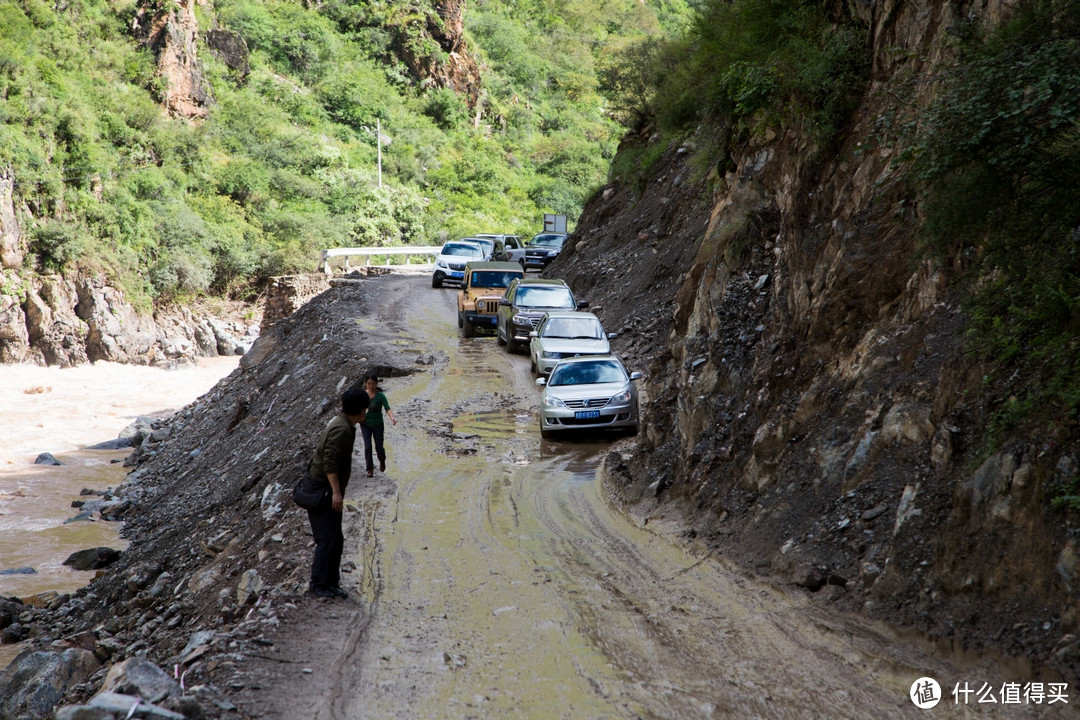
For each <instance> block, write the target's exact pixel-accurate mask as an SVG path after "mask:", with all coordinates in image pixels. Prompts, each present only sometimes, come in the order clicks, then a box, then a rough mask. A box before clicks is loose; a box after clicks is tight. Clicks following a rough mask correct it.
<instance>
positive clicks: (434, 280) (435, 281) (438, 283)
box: [431, 275, 442, 288]
mask: <svg viewBox="0 0 1080 720" xmlns="http://www.w3.org/2000/svg"><path fill="white" fill-rule="evenodd" d="M431 287H433V288H441V287H442V278H441V277H438V276H436V275H432V276H431Z"/></svg>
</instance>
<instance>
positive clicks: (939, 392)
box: [547, 2, 1080, 679]
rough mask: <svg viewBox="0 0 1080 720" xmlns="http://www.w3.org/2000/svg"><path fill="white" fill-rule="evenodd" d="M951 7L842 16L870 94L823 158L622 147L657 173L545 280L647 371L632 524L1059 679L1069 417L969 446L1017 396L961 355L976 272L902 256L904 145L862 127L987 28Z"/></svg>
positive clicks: (1069, 580)
mask: <svg viewBox="0 0 1080 720" xmlns="http://www.w3.org/2000/svg"><path fill="white" fill-rule="evenodd" d="M965 11H966V12H969V13H972V15H964V14H963V13H960V11H959V10H957V9H956V8H953V7H952V6H951V5H950V6H946V5H944V4H940V3H933V2H923V3H901V4H889V5H888V7H878V8H877V9H876V10H873V9H870V10H866V11H865V12H862V11H860V12H859V13H857V14H856V15H854V16H853V17H850V18H848V21H849V22H852V23H855V24H856V25H857V26H861V27H862V28H863V29H864V30H865V31H866V33H867V37H868V38H869V39H870V42H871V49H872V68H871V71H870V78H871V79H870V81H869V84H868V86H867V88H866V92H865V93H863V94H862V97H863V99H862V101H861V103H860V105H859V106H858V108H857V109H856V110H855V111H854V113H853V115H852V116H851V118H850V121H849V123H848V125H847V127H846V130H845V131H844V132H842V133H841V134H840V140H839V141H838V143H837V145H836V149H835V152H831V151H830V152H827V153H821V152H809V150H810V149H812V148H811V146H810V145H808V143H807V138H806V136H805V135H804V134H801V133H799V132H794V131H792V132H788V133H775V132H759V133H756V134H755V133H750V134H748V135H746V136H745V139H744V141H742V142H741V143H739V144H738V145H737V146H736V147H735V148H734V150H733V151H732V152H731V154H730V155H729V156H728V157H727V159H726V160H722V161H721V162H720V163H716V162H713V163H712V164H711V169H709V165H707V164H706V163H702V162H701V156H702V154H703V153H702V152H700V149H702V148H706V149H707V148H710V147H715V146H716V145H717V139H716V136H715V135H714V133H716V134H719V133H720V132H721V131H719V130H717V129H716V128H715V127H709V126H708V125H705V124H702V125H699V126H698V128H697V130H696V131H694V132H693V133H691V134H690V135H688V136H685V137H684V138H683V139H681V140H676V141H671V140H670V139H669V138H670V135H668V136H667V137H666V138H665V136H664V135H662V134H661V133H657V132H654V128H651V127H648V126H647V127H646V128H645V129H644V130H643V132H642V133H641V134H640V135H639V136H637V137H634V138H630V139H628V140H626V141H624V146H623V148H621V151H620V152H621V154H623V155H631V156H635V157H653V158H658V159H657V160H656V161H655V163H654V164H653V165H651V167H649V168H648V169H647V171H645V172H643V173H641V174H639V175H635V174H633V173H624V174H622V175H621V176H617V177H614V178H613V180H612V182H611V184H610V185H609V186H608V187H607V188H605V189H604V190H603V191H602V192H601V193H599V194H598V195H597V196H595V197H594V198H593V199H592V200H591V201H590V203H589V204H588V205H587V206H586V208H585V211H584V212H583V214H582V217H581V221H580V224H579V225H578V227H577V230H576V231H575V233H574V235H573V237H572V239H571V243H570V249H569V251H568V252H566V253H564V256H563V257H562V258H560V259H559V260H558V261H557V262H556V263H555V264H554V265H553V266H552V267H551V268H550V269H549V270H548V271H547V274H549V275H552V276H561V277H564V278H566V279H568V280H569V281H570V282H571V283H572V284H574V285H575V287H581V288H586V289H590V292H587V293H586V294H587V296H588V299H589V300H590V301H591V302H593V303H596V304H599V305H601V307H602V310H601V312H602V314H603V315H604V319H605V321H606V323H607V324H608V325H609V326H611V327H612V329H625V330H628V331H629V332H627V333H626V334H625V335H624V336H623V337H622V338H621V339H620V340H618V341H617V343H616V344H617V350H618V351H619V352H621V353H623V354H625V355H626V356H627V357H628V358H629V359H630V362H631V364H634V365H635V366H636V367H638V368H639V369H644V370H646V384H645V387H644V391H645V394H646V395H647V397H648V400H649V404H648V408H649V409H648V416H647V426H646V430H645V432H644V433H643V434H642V436H641V437H642V440H641V442H640V444H639V446H638V448H637V450H636V452H634V454H633V455H632V456H629V457H622V456H619V455H612V456H611V457H610V458H609V459H608V469H609V472H610V475H611V479H612V487H613V488H614V489H615V490H616V491H617V492H618V493H619V494H621V496H622V497H623V498H624V499H625V500H626V501H628V502H629V503H631V504H632V505H633V506H634V507H635V511H636V512H639V513H644V514H647V515H652V516H655V515H664V514H670V513H673V512H678V513H679V514H681V515H682V516H683V517H685V518H686V519H687V520H688V521H689V522H690V524H691V528H692V529H690V530H689V532H690V533H691V534H693V535H696V536H697V537H698V539H699V540H703V541H705V542H707V543H708V544H709V545H710V546H712V547H715V548H716V550H717V552H722V553H725V554H728V555H730V556H733V557H735V558H738V559H739V560H740V562H742V563H744V564H745V565H747V566H749V567H752V568H754V569H756V570H758V571H760V572H764V573H772V574H777V575H779V576H780V577H782V578H786V579H787V580H788V581H790V582H792V583H795V584H798V585H802V586H804V587H806V588H808V589H809V590H810V591H815V592H817V593H818V597H821V598H822V601H823V602H825V601H834V602H836V603H839V604H841V605H843V606H846V607H849V608H851V609H855V610H861V611H863V612H865V613H868V614H869V615H871V616H875V617H881V618H884V619H887V620H889V621H891V622H894V623H898V624H901V625H906V626H911V627H914V628H917V629H918V630H921V631H924V632H926V633H928V634H929V635H930V636H931V637H934V638H938V639H940V640H941V641H943V642H945V643H946V644H951V645H954V646H957V647H964V648H974V649H980V650H985V649H987V648H993V647H996V648H1001V649H1002V650H1004V651H1005V652H1006V653H1008V654H1011V655H1015V656H1019V657H1024V658H1029V659H1031V661H1032V662H1033V664H1034V666H1035V667H1036V668H1039V669H1041V671H1044V672H1047V673H1049V674H1050V675H1051V676H1052V675H1053V674H1054V673H1060V674H1061V675H1062V676H1063V677H1066V678H1073V679H1075V678H1076V677H1077V672H1078V671H1080V640H1078V639H1077V629H1078V627H1080V602H1078V599H1080V598H1078V594H1077V593H1078V590H1080V587H1078V581H1080V578H1078V575H1077V571H1078V565H1077V547H1076V540H1075V538H1074V537H1073V534H1074V531H1073V530H1072V529H1071V528H1073V527H1074V526H1075V524H1076V517H1075V511H1073V510H1070V509H1069V508H1068V504H1067V503H1065V504H1064V506H1063V503H1060V502H1059V503H1051V499H1052V498H1053V497H1055V496H1060V494H1061V490H1060V487H1061V486H1062V485H1063V484H1065V485H1067V484H1068V483H1070V482H1072V481H1074V479H1075V477H1076V473H1077V459H1078V457H1080V436H1078V433H1077V430H1076V422H1075V415H1070V414H1069V413H1065V414H1064V415H1061V416H1057V417H1052V418H1050V421H1049V423H1047V422H1046V418H1045V417H1041V418H1039V419H1038V420H1036V421H1030V422H1029V423H1028V424H1027V425H1022V426H1020V427H1017V428H1015V429H1014V430H1013V431H1012V432H1011V433H1010V434H1009V435H1007V436H1006V437H1005V439H1004V440H1003V441H1001V442H999V443H998V444H996V445H993V444H990V443H988V442H987V439H988V436H989V434H990V429H991V421H992V419H993V415H992V412H991V410H992V408H994V407H998V406H999V405H1000V403H1001V402H1003V401H1004V400H1006V398H1008V397H1009V393H1010V392H1011V391H1010V386H1009V385H1008V384H1006V383H999V382H995V381H993V380H992V378H994V377H995V375H994V374H993V369H992V368H991V367H989V366H988V365H987V364H986V362H988V361H986V360H983V359H981V356H978V355H974V354H971V353H969V352H968V348H967V345H966V343H965V332H966V329H967V328H968V327H969V326H970V321H969V318H968V316H967V314H966V312H965V309H964V308H965V307H967V306H966V305H965V304H964V298H965V297H966V294H965V288H966V283H965V281H966V280H968V279H970V277H971V275H970V273H971V266H970V264H968V263H966V262H965V261H964V257H963V256H962V255H959V256H956V257H955V258H953V259H947V260H946V261H944V262H942V261H935V260H933V259H927V258H925V256H923V255H921V254H920V253H919V252H917V238H918V232H919V228H920V223H921V222H922V217H921V216H920V212H919V209H918V207H917V206H916V204H914V203H913V202H912V196H911V191H910V187H909V185H908V183H907V178H908V176H909V175H908V172H909V169H910V168H909V167H908V166H906V165H905V164H903V163H896V162H894V160H895V159H896V157H897V156H898V155H899V153H900V152H901V151H903V150H904V147H903V145H902V144H900V143H898V142H897V141H896V138H895V137H894V138H893V139H892V141H889V142H886V141H883V139H882V134H881V132H880V129H881V123H882V121H883V118H887V117H891V116H895V115H897V114H898V113H902V112H903V111H904V110H906V109H907V108H908V107H909V106H908V105H907V104H906V100H907V98H900V97H899V96H898V95H897V94H896V93H895V92H893V90H894V89H895V88H896V87H899V86H900V84H901V81H902V80H903V79H904V78H905V77H907V78H910V77H912V76H918V75H919V74H920V73H926V72H928V71H929V70H930V68H932V67H934V65H933V63H934V62H935V61H938V60H941V59H942V58H945V57H947V56H948V48H949V38H950V33H951V29H954V28H955V27H957V25H958V24H960V23H961V22H962V21H964V20H965V19H970V18H972V17H974V18H975V21H976V22H981V23H986V24H988V25H992V24H993V23H995V22H997V21H998V20H999V18H998V15H997V13H998V11H999V9H998V8H996V6H994V5H993V4H991V6H990V7H981V6H980V7H974V6H973V7H971V8H965ZM954 13H956V14H954ZM931 90H932V86H931V85H930V84H926V85H925V86H923V92H924V93H925V94H927V95H929V94H930V93H931ZM662 138H663V139H662ZM695 156H696V159H695V160H691V158H695ZM714 157H715V156H714ZM618 166H619V162H618V160H617V161H616V167H618ZM702 167H705V168H706V169H705V170H704V171H703V170H701V168H702ZM654 339H656V340H657V341H658V343H659V345H658V346H654V345H653V340H654ZM988 378H989V379H988ZM1013 379H1014V380H1015V374H1014V377H1013ZM1014 399H1015V398H1014ZM1048 427H1049V430H1048V429H1047V428H1048Z"/></svg>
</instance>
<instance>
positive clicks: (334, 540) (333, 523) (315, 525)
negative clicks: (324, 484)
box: [308, 508, 345, 590]
mask: <svg viewBox="0 0 1080 720" xmlns="http://www.w3.org/2000/svg"><path fill="white" fill-rule="evenodd" d="M341 515H342V513H341V511H340V510H333V509H331V508H326V509H325V510H308V520H310V521H311V534H312V536H314V538H315V557H314V559H313V560H312V561H311V589H312V590H315V589H318V588H325V589H327V590H329V589H330V588H335V587H340V586H341V575H340V572H341V551H342V550H343V549H344V548H345V535H344V533H342V532H341Z"/></svg>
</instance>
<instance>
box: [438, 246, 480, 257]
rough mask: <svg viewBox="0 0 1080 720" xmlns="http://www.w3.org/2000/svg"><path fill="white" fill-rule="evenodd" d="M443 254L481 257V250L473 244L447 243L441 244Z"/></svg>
mask: <svg viewBox="0 0 1080 720" xmlns="http://www.w3.org/2000/svg"><path fill="white" fill-rule="evenodd" d="M442 254H443V255H461V256H462V257H483V256H484V253H483V251H482V250H481V249H480V248H478V247H476V246H475V245H463V244H461V243H447V244H446V245H443V249H442Z"/></svg>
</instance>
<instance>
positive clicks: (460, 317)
mask: <svg viewBox="0 0 1080 720" xmlns="http://www.w3.org/2000/svg"><path fill="white" fill-rule="evenodd" d="M464 322H465V313H463V312H461V311H460V310H458V313H457V326H458V327H464V324H463V323H464Z"/></svg>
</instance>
